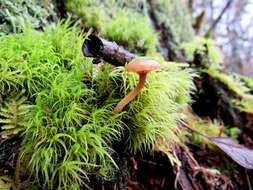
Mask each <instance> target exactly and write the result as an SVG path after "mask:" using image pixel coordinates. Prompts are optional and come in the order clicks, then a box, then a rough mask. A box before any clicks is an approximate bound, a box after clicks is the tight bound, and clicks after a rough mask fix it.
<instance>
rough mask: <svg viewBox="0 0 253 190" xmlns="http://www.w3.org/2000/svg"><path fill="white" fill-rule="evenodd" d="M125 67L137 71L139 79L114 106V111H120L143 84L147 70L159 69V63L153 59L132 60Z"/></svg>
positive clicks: (127, 69) (130, 70)
mask: <svg viewBox="0 0 253 190" xmlns="http://www.w3.org/2000/svg"><path fill="white" fill-rule="evenodd" d="M125 69H126V71H129V72H136V73H138V74H139V78H140V79H139V83H138V84H137V86H136V87H135V89H134V90H133V91H131V92H130V93H129V94H128V95H127V96H125V97H124V98H123V99H122V100H121V101H120V102H119V103H118V105H117V106H116V107H115V108H114V112H115V113H119V112H121V111H122V110H123V108H124V107H125V106H126V105H127V104H128V103H129V102H130V101H132V100H133V99H134V98H135V96H136V95H137V94H138V93H139V92H140V90H141V89H142V87H143V86H144V83H145V80H146V76H147V74H148V72H150V71H157V70H159V69H160V64H159V63H158V62H156V61H154V60H132V61H130V63H128V64H127V65H126V67H125Z"/></svg>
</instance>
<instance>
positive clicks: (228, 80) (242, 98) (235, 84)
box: [202, 67, 253, 113]
mask: <svg viewBox="0 0 253 190" xmlns="http://www.w3.org/2000/svg"><path fill="white" fill-rule="evenodd" d="M202 72H204V73H207V74H209V75H210V76H212V77H213V78H214V79H216V80H218V81H219V82H221V83H223V84H224V85H225V86H226V87H227V88H228V89H230V90H231V91H233V92H234V94H235V96H234V97H233V99H232V103H233V104H234V106H235V107H236V108H237V109H239V110H240V111H242V112H248V113H253V109H252V108H253V95H252V94H250V91H251V89H250V88H248V87H247V86H245V84H244V83H243V82H242V81H241V79H240V77H238V76H237V75H228V74H227V73H223V72H221V71H219V70H218V69H217V68H214V67H210V68H208V69H204V70H202Z"/></svg>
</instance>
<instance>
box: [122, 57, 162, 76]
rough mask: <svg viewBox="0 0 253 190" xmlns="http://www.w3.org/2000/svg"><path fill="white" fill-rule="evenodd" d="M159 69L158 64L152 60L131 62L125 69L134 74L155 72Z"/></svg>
mask: <svg viewBox="0 0 253 190" xmlns="http://www.w3.org/2000/svg"><path fill="white" fill-rule="evenodd" d="M160 68H161V66H160V64H159V63H158V62H157V61H154V60H138V59H135V60H132V61H130V62H129V63H128V64H127V65H126V67H125V69H126V71H132V72H136V73H148V72H150V71H157V70H159V69H160Z"/></svg>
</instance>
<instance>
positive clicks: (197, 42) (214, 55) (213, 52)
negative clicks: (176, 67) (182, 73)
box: [181, 37, 221, 68]
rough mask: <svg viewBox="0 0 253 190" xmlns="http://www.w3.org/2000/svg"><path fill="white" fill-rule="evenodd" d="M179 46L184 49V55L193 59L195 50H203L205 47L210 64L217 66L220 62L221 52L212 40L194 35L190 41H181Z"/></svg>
mask: <svg viewBox="0 0 253 190" xmlns="http://www.w3.org/2000/svg"><path fill="white" fill-rule="evenodd" d="M181 48H182V49H183V50H184V51H185V54H186V57H187V58H188V59H190V60H192V59H193V56H194V53H195V51H196V50H199V51H205V50H206V48H207V51H208V56H209V58H210V61H211V62H212V65H213V66H215V67H217V68H219V67H220V66H219V64H220V62H221V53H220V51H219V49H218V48H217V47H216V46H215V44H214V41H213V40H211V39H205V38H201V37H195V38H194V39H193V40H192V41H190V42H186V43H183V44H182V45H181Z"/></svg>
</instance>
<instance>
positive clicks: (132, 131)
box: [0, 21, 194, 189]
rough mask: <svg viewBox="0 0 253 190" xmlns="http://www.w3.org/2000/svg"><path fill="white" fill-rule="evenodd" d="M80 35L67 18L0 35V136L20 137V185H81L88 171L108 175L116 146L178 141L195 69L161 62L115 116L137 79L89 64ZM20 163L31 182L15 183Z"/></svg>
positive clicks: (147, 147) (144, 147)
mask: <svg viewBox="0 0 253 190" xmlns="http://www.w3.org/2000/svg"><path fill="white" fill-rule="evenodd" d="M78 33H79V32H78V30H77V28H76V27H75V26H74V27H71V28H70V27H69V22H68V21H67V22H66V23H60V24H57V26H56V27H49V28H46V29H45V31H44V32H43V33H41V32H35V31H33V30H31V29H29V28H26V29H25V30H24V33H22V34H15V35H9V36H2V37H0V40H1V44H0V59H1V65H0V78H1V81H0V90H1V91H0V92H1V94H0V95H1V96H0V97H1V109H0V115H1V120H0V124H1V133H2V134H5V135H7V136H13V135H16V134H19V135H21V136H22V137H23V142H22V147H21V153H20V157H19V161H18V162H20V163H21V166H19V167H17V168H16V170H17V172H16V173H17V174H18V175H17V176H16V180H17V182H16V183H17V186H19V187H23V188H25V185H28V184H30V183H32V184H33V187H34V188H35V187H38V188H41V187H42V186H43V187H47V188H48V189H52V188H58V189H69V188H70V189H79V188H80V186H86V185H87V183H88V178H89V176H90V175H94V174H95V175H99V176H102V177H104V178H105V179H107V180H109V179H111V178H113V175H114V173H113V172H112V171H115V170H117V163H115V160H114V156H116V153H115V152H114V151H113V149H112V147H113V145H114V144H115V143H119V142H120V143H121V144H124V147H125V150H130V151H131V152H133V153H135V152H150V151H155V150H157V149H156V147H157V146H156V143H157V142H158V140H163V141H166V142H167V143H168V144H169V145H171V146H173V144H174V143H178V142H179V138H178V130H177V127H176V123H177V121H178V120H180V110H181V109H182V108H183V107H184V106H186V105H187V104H188V103H189V102H190V92H191V90H192V89H193V86H194V85H193V83H192V77H193V76H194V74H192V73H191V72H190V71H189V70H188V69H181V68H180V67H179V66H177V65H176V64H173V63H170V64H168V63H166V62H164V61H161V64H162V65H163V69H162V70H161V71H160V72H156V73H151V74H150V75H149V76H148V79H147V83H146V85H145V88H144V89H143V90H142V92H141V93H140V94H139V95H138V97H137V98H136V99H135V100H134V101H132V102H131V103H130V104H129V105H128V106H127V107H126V109H125V111H124V112H122V113H120V114H115V113H113V111H112V110H113V108H114V107H115V106H116V104H117V103H118V102H119V101H120V99H122V98H123V97H124V96H125V94H127V93H128V92H129V91H130V90H132V89H133V88H134V87H135V85H136V84H137V82H138V79H137V76H136V75H134V74H127V73H125V72H124V69H123V67H118V68H115V69H113V68H112V67H111V66H110V65H109V64H102V65H100V67H99V68H96V67H94V66H93V65H92V63H91V60H90V59H85V58H84V57H83V56H82V55H81V51H80V50H81V44H82V42H83V36H82V35H79V34H78ZM166 151H168V156H169V158H170V159H171V161H175V158H174V157H173V155H172V154H169V153H170V149H167V150H166ZM20 168H24V169H23V170H24V171H26V172H25V173H26V174H28V175H31V178H29V180H30V181H29V182H28V181H26V183H20V182H19V177H20V176H19V173H20V170H21V169H20ZM22 179H23V178H22ZM30 185H31V184H30ZM28 186H29V185H28Z"/></svg>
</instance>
